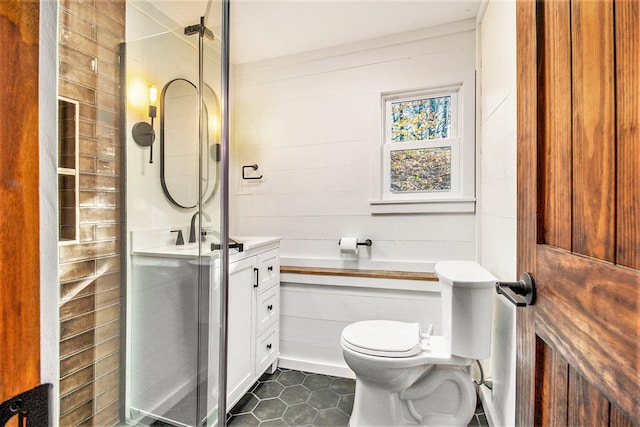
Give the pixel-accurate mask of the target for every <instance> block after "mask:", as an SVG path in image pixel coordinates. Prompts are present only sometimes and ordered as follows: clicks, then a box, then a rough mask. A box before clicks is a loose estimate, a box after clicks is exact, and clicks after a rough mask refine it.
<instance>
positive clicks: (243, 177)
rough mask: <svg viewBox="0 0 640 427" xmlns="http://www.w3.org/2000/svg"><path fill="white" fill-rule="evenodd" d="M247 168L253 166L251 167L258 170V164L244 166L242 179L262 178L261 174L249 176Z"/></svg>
mask: <svg viewBox="0 0 640 427" xmlns="http://www.w3.org/2000/svg"><path fill="white" fill-rule="evenodd" d="M247 168H251V169H253V170H254V171H255V170H258V165H256V164H253V165H245V166H242V179H262V175H260V176H247V175H246V173H245V171H246V169H247Z"/></svg>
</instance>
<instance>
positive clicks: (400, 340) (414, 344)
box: [342, 320, 422, 357]
mask: <svg viewBox="0 0 640 427" xmlns="http://www.w3.org/2000/svg"><path fill="white" fill-rule="evenodd" d="M342 342H343V344H344V345H345V347H347V348H349V349H350V350H353V351H356V352H358V353H363V354H368V355H371V356H380V357H411V356H415V355H416V354H418V353H420V352H421V351H422V347H421V339H420V324H419V323H405V322H396V321H391V320H366V321H362V322H356V323H352V324H350V325H348V326H347V327H346V328H344V330H343V331H342Z"/></svg>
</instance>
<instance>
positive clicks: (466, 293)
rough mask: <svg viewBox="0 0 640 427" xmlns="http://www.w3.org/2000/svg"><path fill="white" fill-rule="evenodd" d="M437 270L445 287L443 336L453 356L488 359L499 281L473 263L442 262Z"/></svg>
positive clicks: (438, 264)
mask: <svg viewBox="0 0 640 427" xmlns="http://www.w3.org/2000/svg"><path fill="white" fill-rule="evenodd" d="M435 270H436V274H437V275H438V279H439V281H440V283H441V285H442V328H443V335H444V336H445V337H447V338H450V340H451V354H453V355H456V356H460V357H466V358H469V359H486V358H488V357H489V356H490V354H491V329H492V318H493V298H494V293H495V284H496V280H497V279H496V278H495V277H494V276H493V275H492V274H491V273H489V272H488V271H487V270H485V269H484V268H483V267H482V266H481V265H480V264H478V263H476V262H473V261H442V262H439V263H437V264H436V266H435Z"/></svg>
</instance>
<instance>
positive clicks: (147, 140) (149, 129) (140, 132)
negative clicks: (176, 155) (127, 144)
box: [131, 86, 158, 163]
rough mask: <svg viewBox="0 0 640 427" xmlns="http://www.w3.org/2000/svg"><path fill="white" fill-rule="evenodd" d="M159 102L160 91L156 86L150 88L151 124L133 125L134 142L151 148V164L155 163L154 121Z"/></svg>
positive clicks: (140, 123) (139, 123)
mask: <svg viewBox="0 0 640 427" xmlns="http://www.w3.org/2000/svg"><path fill="white" fill-rule="evenodd" d="M157 100H158V89H156V87H155V86H151V87H150V88H149V117H150V118H151V123H147V122H138V123H136V124H135V125H133V129H131V133H132V134H133V140H134V141H135V142H136V144H138V145H139V146H141V147H149V151H150V153H149V163H153V141H155V140H156V132H155V131H154V130H153V119H155V118H156V113H157V107H156V101H157Z"/></svg>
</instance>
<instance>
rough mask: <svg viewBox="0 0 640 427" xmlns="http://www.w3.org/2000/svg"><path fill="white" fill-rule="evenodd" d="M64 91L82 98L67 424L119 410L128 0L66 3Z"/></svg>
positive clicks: (64, 274) (64, 318)
mask: <svg viewBox="0 0 640 427" xmlns="http://www.w3.org/2000/svg"><path fill="white" fill-rule="evenodd" d="M59 22H60V28H59V31H60V34H59V57H58V60H59V90H58V93H59V95H60V96H63V97H66V98H71V99H73V100H76V101H79V103H80V118H79V119H80V123H79V124H80V126H79V127H80V138H79V143H78V148H79V164H78V165H77V168H78V169H79V218H78V219H79V224H80V233H79V236H78V241H77V242H75V243H71V244H68V243H65V244H61V245H60V251H59V254H60V269H59V271H60V425H61V426H76V425H95V426H111V425H114V424H116V422H118V421H119V409H120V401H119V396H120V379H119V376H120V370H119V364H120V330H121V319H120V311H121V290H120V289H121V280H123V275H121V273H120V226H121V220H120V209H121V206H120V137H119V132H120V131H119V123H120V116H119V103H120V99H119V98H120V97H119V84H120V66H119V60H118V47H119V43H120V42H122V41H124V35H125V3H124V0H122V1H120V0H116V1H113V0H112V1H95V0H61V1H60V3H59Z"/></svg>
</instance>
